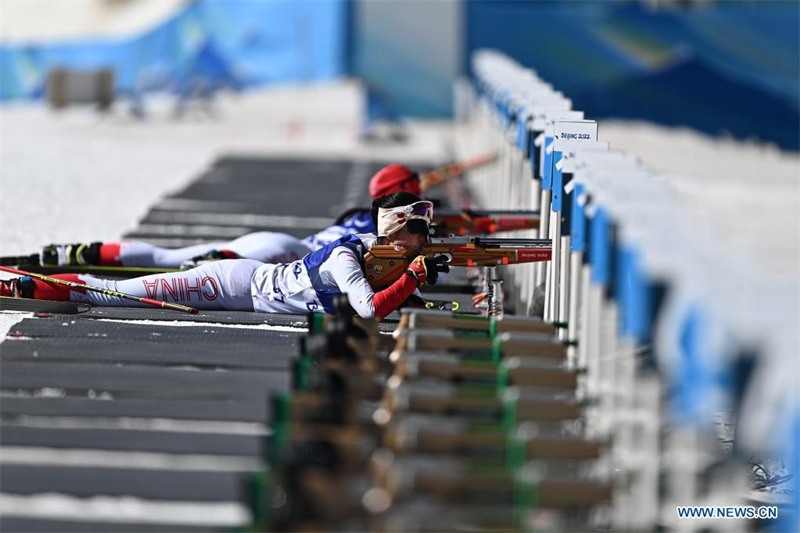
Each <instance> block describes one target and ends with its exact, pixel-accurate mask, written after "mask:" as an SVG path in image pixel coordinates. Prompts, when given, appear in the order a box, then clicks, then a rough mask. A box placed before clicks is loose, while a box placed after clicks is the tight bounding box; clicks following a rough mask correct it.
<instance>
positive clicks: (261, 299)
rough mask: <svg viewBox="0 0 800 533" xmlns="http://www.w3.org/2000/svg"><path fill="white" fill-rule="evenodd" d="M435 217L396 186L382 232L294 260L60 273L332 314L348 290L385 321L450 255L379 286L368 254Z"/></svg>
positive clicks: (224, 306) (238, 306) (120, 287)
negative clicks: (109, 273)
mask: <svg viewBox="0 0 800 533" xmlns="http://www.w3.org/2000/svg"><path fill="white" fill-rule="evenodd" d="M432 216H433V205H432V204H431V202H428V201H423V200H420V199H419V197H417V196H415V195H413V194H411V193H407V192H396V193H392V194H389V195H386V196H381V197H379V198H377V199H376V200H374V201H373V202H372V210H371V218H372V222H373V223H374V224H375V225H376V227H377V237H376V236H375V235H372V234H348V235H345V236H343V237H341V238H339V239H338V240H336V241H334V242H332V243H330V244H328V245H326V246H324V247H322V248H320V249H319V250H316V251H315V252H312V253H309V254H308V255H306V256H305V257H303V258H302V259H298V260H296V261H292V262H289V263H267V264H265V263H262V262H260V261H256V260H252V259H228V260H221V261H212V262H208V263H205V264H203V265H201V266H199V267H197V268H194V269H191V270H186V271H181V272H173V273H164V274H154V275H150V276H144V277H140V278H133V279H129V280H122V281H112V280H104V279H99V278H95V277H92V276H87V275H73V274H59V275H56V276H53V277H55V278H59V279H63V280H69V281H73V282H77V283H80V284H88V285H94V286H97V287H101V288H106V289H110V290H113V291H118V292H121V293H126V294H130V295H133V296H137V297H141V298H151V299H155V300H163V301H167V302H174V303H178V304H182V305H187V306H191V307H195V308H198V309H218V310H235V311H260V312H265V313H306V312H309V311H327V312H331V311H332V310H333V297H334V295H336V294H341V293H344V294H346V295H347V298H348V300H349V302H350V305H351V306H352V307H353V309H354V310H355V312H356V313H357V314H358V315H360V316H361V317H364V318H373V317H374V318H378V319H381V318H383V317H385V316H386V315H388V314H389V313H391V312H392V311H394V310H395V309H397V307H399V306H400V305H401V304H402V303H403V302H404V301H405V300H406V299H407V298H408V297H409V296H411V295H412V294H413V293H414V291H415V290H416V289H417V288H418V287H419V286H420V285H423V284H426V283H429V284H432V283H435V282H436V279H437V277H438V274H439V272H447V271H448V270H449V267H448V266H447V265H446V264H444V262H445V260H446V258H445V257H444V256H439V257H436V258H428V257H424V256H422V255H419V256H417V257H416V258H415V259H414V260H413V261H412V262H411V263H410V265H409V268H408V270H407V271H406V273H405V274H404V275H402V276H401V277H400V278H399V279H398V280H397V281H395V282H394V283H392V284H391V285H390V286H389V287H386V288H384V289H382V290H379V291H377V292H375V291H374V290H373V288H372V287H371V286H370V284H369V283H368V281H367V279H366V277H365V274H364V257H365V255H366V253H367V252H368V251H369V249H370V248H371V247H372V246H373V245H374V244H392V245H394V246H395V247H398V248H401V249H406V250H408V249H411V250H415V251H419V250H420V249H421V247H422V246H423V245H424V244H425V243H426V242H427V240H428V235H429V233H428V232H429V225H430V222H431V218H432ZM0 295H2V296H14V297H22V298H36V299H48V300H71V301H79V302H86V303H89V304H92V305H98V306H141V305H142V304H140V303H138V302H133V301H130V300H124V299H121V298H118V297H115V296H109V295H107V294H103V293H97V292H92V291H87V290H85V289H83V290H82V289H79V288H70V287H65V286H63V285H56V284H53V283H48V282H46V281H41V280H38V279H32V278H30V277H20V278H15V279H12V280H8V281H2V282H0Z"/></svg>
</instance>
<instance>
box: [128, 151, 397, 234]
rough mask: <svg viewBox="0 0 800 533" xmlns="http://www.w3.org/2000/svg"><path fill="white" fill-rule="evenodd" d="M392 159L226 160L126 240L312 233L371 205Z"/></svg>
mask: <svg viewBox="0 0 800 533" xmlns="http://www.w3.org/2000/svg"><path fill="white" fill-rule="evenodd" d="M389 163H390V162H389V161H348V160H341V159H338V160H331V159H318V160H314V159H311V160H309V159H292V158H285V159H260V158H255V157H223V158H221V159H219V160H217V161H216V162H215V163H214V165H213V166H212V167H211V168H210V169H208V170H207V171H206V172H204V173H203V174H202V175H201V176H200V178H199V179H197V180H196V181H194V182H193V183H191V184H190V185H189V186H187V187H186V188H185V189H184V190H183V191H180V192H178V193H176V194H174V195H172V196H170V197H168V198H165V199H164V200H162V201H160V202H158V203H156V204H155V205H154V206H153V208H152V209H151V211H150V213H149V214H148V215H147V216H146V217H145V218H144V219H142V220H141V221H140V227H139V228H137V229H135V230H134V231H132V232H129V233H127V234H126V238H129V239H138V240H143V241H146V242H149V243H151V244H154V245H157V246H165V247H179V246H188V245H191V244H196V243H201V242H209V241H220V240H222V241H228V240H232V239H235V238H236V237H239V236H241V235H244V234H246V233H251V232H255V231H276V232H282V233H288V234H290V235H292V236H294V237H299V238H302V237H307V236H309V235H311V234H313V233H316V232H318V231H320V230H322V229H324V228H326V227H327V226H329V225H330V224H331V223H332V222H333V220H334V219H335V218H336V217H337V216H339V215H340V214H341V213H343V212H344V211H345V210H347V209H350V208H353V207H368V206H369V205H370V198H369V194H368V191H367V188H368V187H367V186H368V183H369V179H370V177H371V176H372V175H373V174H374V173H375V172H377V171H378V170H380V169H381V168H382V167H384V166H385V165H387V164H389Z"/></svg>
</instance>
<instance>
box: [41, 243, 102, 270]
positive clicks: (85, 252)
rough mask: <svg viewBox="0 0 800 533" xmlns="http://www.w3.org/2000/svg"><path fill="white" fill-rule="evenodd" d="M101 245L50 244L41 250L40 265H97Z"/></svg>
mask: <svg viewBox="0 0 800 533" xmlns="http://www.w3.org/2000/svg"><path fill="white" fill-rule="evenodd" d="M101 244H102V243H100V242H93V243H91V244H85V243H84V244H50V245H48V246H45V247H44V248H43V249H42V265H54V266H87V265H99V264H100V246H101Z"/></svg>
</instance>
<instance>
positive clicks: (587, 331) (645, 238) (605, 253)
mask: <svg viewBox="0 0 800 533" xmlns="http://www.w3.org/2000/svg"><path fill="white" fill-rule="evenodd" d="M473 72H474V73H475V79H474V84H473V87H472V89H473V91H472V93H471V96H470V97H469V98H467V100H468V101H469V105H468V106H467V108H468V110H469V111H468V116H467V120H468V125H469V128H468V131H469V134H468V136H467V137H466V138H465V140H464V146H463V151H464V152H468V153H480V152H483V151H486V150H497V151H498V153H499V154H500V157H501V164H500V165H496V166H494V167H490V168H484V169H480V170H479V171H476V172H474V173H473V174H471V175H470V176H468V178H467V185H468V187H469V189H470V191H471V193H472V195H473V198H474V199H475V200H476V202H477V203H479V204H481V205H483V206H485V207H495V208H497V207H506V208H518V209H540V210H541V216H542V223H541V226H540V228H539V230H538V231H533V230H531V231H526V232H523V233H522V234H521V236H528V237H539V238H551V239H553V259H552V260H551V261H549V262H548V263H546V264H543V263H538V264H535V265H518V266H516V267H513V268H509V269H505V270H504V272H502V273H498V274H499V275H502V276H503V277H504V281H505V287H506V289H507V293H508V297H507V303H508V304H509V305H510V306H511V307H512V308H513V309H514V310H515V311H516V312H517V313H522V314H534V313H537V312H541V313H542V315H543V317H544V319H545V320H547V321H550V322H554V323H560V324H561V325H562V326H563V328H562V329H561V333H560V335H561V338H562V339H563V340H565V341H567V343H568V345H569V346H570V348H569V359H568V360H569V364H570V365H571V366H573V367H575V368H579V369H583V370H585V373H584V378H583V380H582V383H581V387H580V391H579V394H580V396H581V397H582V398H583V399H585V400H587V401H588V403H589V405H590V406H591V407H589V408H588V409H587V412H586V424H585V431H586V433H587V435H591V436H593V437H597V438H609V439H611V442H612V445H611V447H610V452H609V453H608V456H607V457H605V458H604V460H603V461H600V462H598V464H597V465H596V474H597V475H598V476H601V477H606V478H609V479H612V480H613V481H614V482H615V486H616V487H617V493H616V495H615V502H614V505H613V508H612V509H611V510H610V512H609V514H608V516H607V517H597V523H598V525H600V526H611V527H613V528H615V529H621V530H635V531H639V530H643V529H653V528H657V527H664V528H668V529H676V530H687V531H698V530H700V529H704V528H706V529H709V528H710V529H713V530H729V531H734V530H740V529H741V528H742V527H743V526H742V522H741V521H737V520H727V521H725V520H722V521H720V520H713V519H708V520H712V521H711V522H709V521H708V520H702V519H697V520H685V519H681V518H679V517H678V515H677V512H676V507H677V506H679V505H712V506H734V505H761V504H769V505H779V511H780V513H779V520H778V521H777V522H775V523H774V524H770V526H769V527H776V528H777V530H779V531H784V530H786V531H797V530H800V521H798V513H797V504H798V498H799V497H798V496H797V491H796V490H793V491H792V490H789V491H787V494H788V496H787V497H785V498H784V499H781V498H778V497H776V496H774V494H773V498H772V499H767V498H764V497H763V496H764V493H760V494H759V493H757V492H755V491H753V490H752V488H751V487H750V485H749V484H750V479H751V469H752V466H751V465H750V464H749V461H750V460H751V457H752V456H754V455H756V456H763V455H768V456H769V455H771V456H774V457H781V458H783V460H784V461H785V462H786V463H787V464H789V465H790V467H791V468H792V469H793V470H792V471H791V474H793V475H794V476H795V478H796V476H797V475H798V473H799V472H798V467H800V450H799V449H800V392H799V391H800V360H799V358H800V340H799V337H800V333H799V330H800V324H798V316H800V312H799V311H798V307H800V301H798V294H800V292H799V291H798V286H797V285H795V284H773V283H770V282H767V281H765V280H764V279H763V278H764V276H763V274H762V272H761V270H759V269H758V268H757V267H756V266H754V265H751V264H748V263H747V262H746V261H744V260H743V259H742V258H740V257H737V255H736V253H735V252H736V251H735V250H730V249H726V248H725V246H723V245H722V244H721V242H720V241H719V239H717V238H716V237H715V236H714V234H713V232H712V231H711V230H710V229H708V228H705V227H703V226H702V225H701V224H699V223H698V222H696V221H695V220H694V218H693V217H692V215H691V214H690V213H689V212H688V211H687V210H686V209H685V208H684V207H683V206H682V204H681V203H680V202H679V201H678V199H677V197H676V196H675V195H674V194H673V192H672V190H671V188H670V186H669V184H668V183H667V182H666V181H665V180H664V179H662V178H661V177H659V176H658V175H656V174H655V173H653V172H652V171H650V170H648V169H647V167H646V162H640V161H638V160H636V159H635V158H632V157H629V156H626V155H625V154H624V153H623V152H620V151H615V150H612V149H611V147H609V145H608V143H605V142H603V140H602V132H601V131H598V127H597V123H596V122H594V121H592V120H587V119H586V118H585V117H584V114H583V113H582V112H581V111H578V110H575V109H573V108H572V103H571V101H570V100H569V99H568V98H567V97H565V96H564V95H563V94H561V93H559V92H558V91H556V90H555V89H554V88H553V87H552V86H550V85H549V84H547V83H546V82H545V81H543V80H541V79H539V78H538V77H537V76H536V73H535V72H534V71H532V70H530V69H526V68H523V67H521V66H520V65H518V64H516V63H515V62H514V61H513V60H511V59H509V58H508V57H506V56H504V55H502V54H499V53H496V52H491V51H479V52H477V53H476V54H475V55H474V56H473ZM710 201H713V199H710ZM720 417H724V418H726V419H728V420H730V422H731V423H732V424H733V425H734V426H735V432H734V436H733V438H732V442H727V441H726V439H724V438H721V437H720V432H719V427H720V425H719V420H720ZM789 485H791V484H789ZM795 486H796V483H795Z"/></svg>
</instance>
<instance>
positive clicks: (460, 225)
mask: <svg viewBox="0 0 800 533" xmlns="http://www.w3.org/2000/svg"><path fill="white" fill-rule="evenodd" d="M540 220H541V217H540V216H539V211H525V210H503V209H488V210H486V209H482V210H473V209H463V210H461V209H446V208H445V209H434V211H433V220H432V221H431V222H432V225H431V229H432V230H433V235H434V236H436V237H447V236H449V235H462V236H463V235H474V234H478V233H498V232H501V231H515V230H524V229H538V228H539V221H540Z"/></svg>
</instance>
